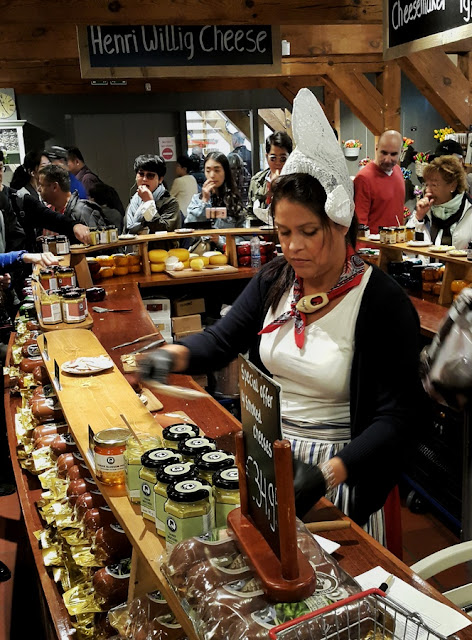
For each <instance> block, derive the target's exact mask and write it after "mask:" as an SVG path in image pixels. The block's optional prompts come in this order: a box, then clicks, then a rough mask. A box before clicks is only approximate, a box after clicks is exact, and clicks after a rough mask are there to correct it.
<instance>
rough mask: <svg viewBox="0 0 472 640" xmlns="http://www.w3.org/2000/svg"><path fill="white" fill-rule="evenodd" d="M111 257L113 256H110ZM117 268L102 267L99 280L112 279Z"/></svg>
mask: <svg viewBox="0 0 472 640" xmlns="http://www.w3.org/2000/svg"><path fill="white" fill-rule="evenodd" d="M110 257H111V256H110ZM114 271H115V267H102V268H101V269H100V271H99V272H98V277H99V278H112V277H113V273H114Z"/></svg>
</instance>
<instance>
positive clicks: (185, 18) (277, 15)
mask: <svg viewBox="0 0 472 640" xmlns="http://www.w3.org/2000/svg"><path fill="white" fill-rule="evenodd" d="M44 16H47V22H48V24H49V25H52V24H57V25H61V26H62V25H63V24H77V25H89V24H97V25H106V24H130V25H131V24H174V25H175V24H178V25H185V24H216V25H218V24H279V25H280V24H301V25H306V24H329V23H339V22H353V23H356V22H360V23H365V24H369V23H377V24H381V23H382V0H332V1H328V2H327V1H326V0H310V2H307V1H306V0H269V1H268V0H220V1H219V2H210V1H208V0H200V1H197V0H180V1H179V2H175V0H159V2H156V1H155V0H68V2H58V1H57V0H3V2H2V8H1V17H2V24H3V25H5V24H32V23H38V22H40V21H44Z"/></svg>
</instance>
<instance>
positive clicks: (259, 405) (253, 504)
mask: <svg viewBox="0 0 472 640" xmlns="http://www.w3.org/2000/svg"><path fill="white" fill-rule="evenodd" d="M238 364H239V390H240V393H241V422H242V425H243V432H244V446H245V452H246V479H247V488H248V497H249V499H248V511H249V516H250V517H251V519H252V521H253V523H254V524H255V526H256V527H257V528H258V529H259V531H260V532H261V533H262V535H263V536H264V538H265V539H266V541H267V542H268V544H269V546H270V547H271V549H272V550H273V551H274V553H275V554H276V555H277V556H278V557H279V558H280V541H279V525H278V507H277V491H276V482H275V466H274V455H273V444H274V442H275V441H276V440H281V439H282V430H281V424H280V385H278V384H277V383H276V382H274V381H273V380H272V379H271V378H269V377H268V376H266V375H264V374H263V373H262V371H259V369H258V368H257V367H255V366H254V365H253V364H251V363H250V362H249V361H248V360H246V358H244V357H243V356H242V355H240V356H239V361H238Z"/></svg>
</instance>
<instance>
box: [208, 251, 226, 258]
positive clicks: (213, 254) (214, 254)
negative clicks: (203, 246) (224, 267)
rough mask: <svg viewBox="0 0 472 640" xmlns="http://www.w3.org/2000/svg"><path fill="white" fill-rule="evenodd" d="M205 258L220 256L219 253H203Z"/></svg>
mask: <svg viewBox="0 0 472 640" xmlns="http://www.w3.org/2000/svg"><path fill="white" fill-rule="evenodd" d="M203 255H204V256H205V257H206V258H211V256H222V255H223V254H222V253H221V251H205V253H204V254H203Z"/></svg>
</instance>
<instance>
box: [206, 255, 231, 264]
mask: <svg viewBox="0 0 472 640" xmlns="http://www.w3.org/2000/svg"><path fill="white" fill-rule="evenodd" d="M210 264H219V265H222V264H228V256H224V255H219V256H211V258H210Z"/></svg>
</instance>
